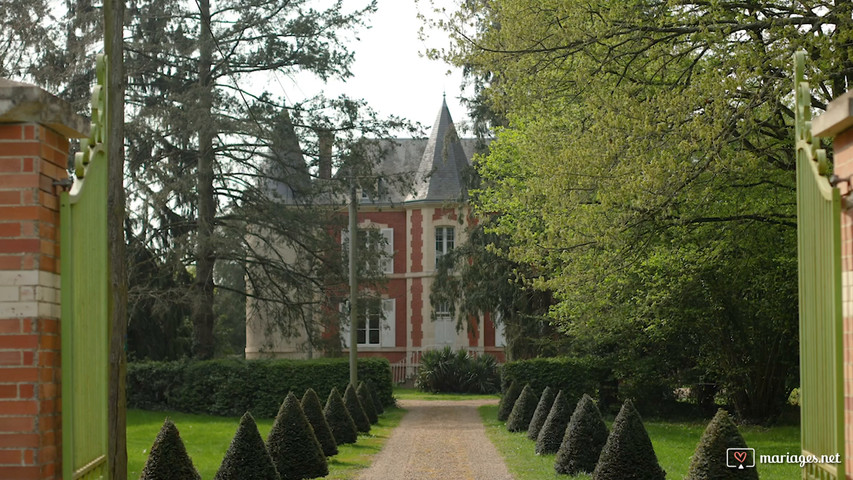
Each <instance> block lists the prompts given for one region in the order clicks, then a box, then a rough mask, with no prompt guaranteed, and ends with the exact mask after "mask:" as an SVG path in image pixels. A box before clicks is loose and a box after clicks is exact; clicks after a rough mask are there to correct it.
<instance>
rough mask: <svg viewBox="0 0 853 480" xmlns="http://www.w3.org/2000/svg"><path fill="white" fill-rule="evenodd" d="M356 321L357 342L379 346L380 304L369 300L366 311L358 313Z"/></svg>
mask: <svg viewBox="0 0 853 480" xmlns="http://www.w3.org/2000/svg"><path fill="white" fill-rule="evenodd" d="M359 317H360V318H359V322H358V332H357V338H358V344H359V345H365V346H379V340H380V335H379V332H380V328H381V327H380V325H381V324H382V322H381V321H382V304H381V303H380V302H370V304H369V306H368V307H367V311H366V312H364V313H363V314H361V315H359Z"/></svg>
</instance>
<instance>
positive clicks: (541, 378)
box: [501, 357, 606, 406]
mask: <svg viewBox="0 0 853 480" xmlns="http://www.w3.org/2000/svg"><path fill="white" fill-rule="evenodd" d="M605 374H606V371H605V370H604V369H603V368H601V367H600V366H596V365H593V363H592V362H590V361H589V360H585V359H577V358H565V357H561V358H533V359H530V360H518V361H515V362H508V363H506V364H504V366H503V369H502V370H501V391H504V392H505V391H506V390H507V388H508V387H509V385H510V384H511V383H512V382H513V381H516V382H517V383H518V384H519V385H525V384H529V385H530V388H531V389H533V391H534V392H542V391H544V390H545V388H547V387H551V388H552V389H553V390H554V391H555V392H559V391H560V390H562V391H563V395H565V396H566V399H567V400H568V401H569V404H571V405H572V406H574V405H575V403H576V402H577V401H578V400H580V398H581V396H583V394H584V393H588V394H591V395H596V394H597V392H598V390H599V386H600V384H601V381H602V379H603V378H604V376H605Z"/></svg>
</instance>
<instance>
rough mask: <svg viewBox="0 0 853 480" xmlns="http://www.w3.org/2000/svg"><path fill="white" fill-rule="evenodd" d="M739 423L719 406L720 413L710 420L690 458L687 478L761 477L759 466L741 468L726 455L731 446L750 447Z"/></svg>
mask: <svg viewBox="0 0 853 480" xmlns="http://www.w3.org/2000/svg"><path fill="white" fill-rule="evenodd" d="M746 447H747V445H746V441H744V439H743V437H742V436H741V434H740V432H739V431H738V428H737V425H735V424H734V422H732V419H731V418H730V417H729V414H728V412H726V411H725V410H723V409H719V410H718V411H717V414H716V415H714V418H713V419H712V420H711V423H709V424H708V427H707V428H706V429H705V432H704V433H703V434H702V438H701V439H699V444H698V445H697V446H696V451H695V452H694V453H693V458H692V459H691V460H690V469H689V470H688V472H687V476H686V477H685V480H727V479H738V478H747V479H754V480H758V470H757V469H755V468H747V469H744V470H738V469H736V468H729V467H728V466H727V462H726V461H723V460H721V459H726V455H727V454H728V452H727V451H726V450H727V449H729V448H746Z"/></svg>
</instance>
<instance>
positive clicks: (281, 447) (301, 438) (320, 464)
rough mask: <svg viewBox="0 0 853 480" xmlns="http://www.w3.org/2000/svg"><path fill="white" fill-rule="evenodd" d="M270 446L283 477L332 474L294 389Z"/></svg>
mask: <svg viewBox="0 0 853 480" xmlns="http://www.w3.org/2000/svg"><path fill="white" fill-rule="evenodd" d="M267 448H268V449H269V452H270V457H272V460H273V462H274V463H275V467H276V470H278V473H279V475H281V478H282V480H285V479H302V478H317V477H325V476H326V475H328V474H329V465H328V463H327V462H326V456H325V455H323V447H321V446H320V443H319V442H318V441H317V437H316V436H315V435H314V429H313V428H311V424H310V423H309V422H308V419H307V418H305V412H303V411H302V406H301V405H300V404H299V400H297V399H296V396H295V395H293V392H290V393H288V394H287V398H285V399H284V402H282V404H281V408H280V409H279V411H278V415H276V417H275V422H273V425H272V428H271V429H270V433H269V436H267Z"/></svg>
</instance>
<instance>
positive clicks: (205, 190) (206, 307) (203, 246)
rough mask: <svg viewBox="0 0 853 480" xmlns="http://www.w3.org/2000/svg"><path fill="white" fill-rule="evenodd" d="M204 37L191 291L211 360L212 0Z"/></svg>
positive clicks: (198, 348)
mask: <svg viewBox="0 0 853 480" xmlns="http://www.w3.org/2000/svg"><path fill="white" fill-rule="evenodd" d="M199 14H200V21H201V33H200V38H199V75H198V81H199V87H198V94H199V97H198V115H196V118H195V121H196V122H198V123H197V124H196V130H197V131H198V150H199V151H198V172H197V175H198V225H197V227H198V230H197V237H196V253H195V257H196V277H195V282H194V283H193V289H192V315H193V318H192V322H193V334H194V335H193V337H194V338H193V353H194V355H195V357H196V358H202V359H205V358H211V357H212V356H213V350H214V338H213V320H214V316H213V266H214V264H215V262H216V255H215V252H214V249H213V223H214V217H215V215H216V200H215V198H214V195H213V160H214V153H213V138H214V135H215V126H214V122H213V81H212V79H211V75H210V69H211V64H212V61H213V36H212V32H211V30H210V25H211V17H210V0H199Z"/></svg>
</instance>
